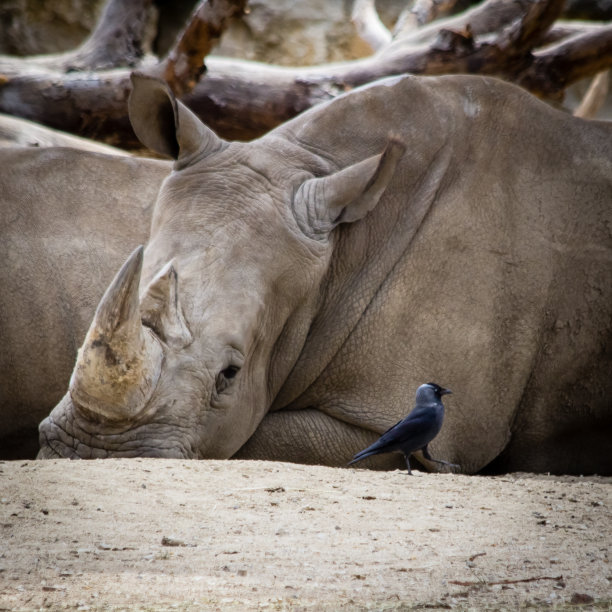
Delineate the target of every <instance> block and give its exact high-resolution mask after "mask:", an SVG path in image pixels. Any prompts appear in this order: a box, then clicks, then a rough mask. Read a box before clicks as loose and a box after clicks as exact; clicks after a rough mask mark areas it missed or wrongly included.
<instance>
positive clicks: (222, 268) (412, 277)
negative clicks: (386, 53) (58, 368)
mask: <svg viewBox="0 0 612 612" xmlns="http://www.w3.org/2000/svg"><path fill="white" fill-rule="evenodd" d="M133 81H134V89H133V92H132V96H131V99H130V118H131V121H132V125H133V127H134V129H135V131H136V133H137V135H138V136H139V138H140V139H141V140H142V142H143V143H144V144H145V145H147V146H148V147H150V148H152V149H154V150H156V151H157V152H159V153H161V154H165V155H169V156H171V157H173V158H174V159H175V160H176V161H175V165H174V170H173V172H172V174H171V175H170V176H169V177H168V178H167V179H166V180H165V181H164V184H163V186H162V187H161V189H160V192H159V196H158V199H157V203H156V207H155V210H154V212H153V221H152V227H151V234H150V238H149V241H148V243H147V244H146V248H145V249H144V251H143V249H142V248H138V249H136V250H135V251H134V252H133V253H132V255H131V256H130V258H129V259H128V260H127V262H126V263H125V264H124V266H123V267H122V268H121V270H120V271H119V272H118V273H117V275H116V277H115V280H114V281H113V282H112V283H111V285H110V286H109V288H108V289H107V291H106V293H105V296H104V298H103V299H102V301H101V302H100V304H99V306H98V309H97V311H96V315H95V317H94V321H93V323H92V325H91V327H90V329H89V331H88V333H87V336H86V339H85V341H84V344H83V346H82V348H81V349H80V353H79V357H78V360H77V363H76V366H75V368H74V372H73V374H72V378H71V382H70V389H69V393H67V394H66V395H65V396H64V398H63V399H62V401H61V402H60V403H59V404H58V405H57V406H56V408H55V409H54V410H53V412H52V413H51V415H50V416H49V417H48V418H47V419H45V420H44V421H43V422H42V423H41V425H40V441H41V446H42V448H41V451H40V455H39V456H40V457H43V458H45V457H108V456H115V457H134V456H156V457H186V458H189V457H192V458H229V457H232V456H239V457H248V458H261V459H279V460H288V461H298V462H307V463H323V464H328V465H343V464H345V463H346V462H347V461H348V460H349V459H350V458H351V456H352V455H353V454H354V453H355V452H356V451H358V450H360V449H361V448H364V447H365V446H367V445H368V444H370V443H371V442H372V441H373V440H375V439H376V437H377V436H378V435H379V434H380V433H381V432H382V431H384V430H385V429H386V428H387V427H388V426H389V425H391V424H393V423H394V422H395V421H397V420H398V419H399V418H400V417H402V416H403V415H405V414H406V413H407V412H408V411H409V410H410V409H411V407H412V398H413V397H414V391H415V389H416V387H417V386H418V385H419V384H420V383H421V382H425V381H427V380H435V381H437V382H439V383H441V384H444V385H445V386H448V387H450V388H451V389H452V390H453V396H452V398H453V399H452V401H449V402H448V408H447V416H446V421H445V424H444V427H443V430H442V433H441V434H440V436H439V437H438V438H437V439H436V440H435V441H434V443H433V445H432V446H433V449H432V454H433V453H434V452H435V455H436V456H438V457H443V458H444V459H446V460H448V461H452V462H453V463H458V464H461V466H462V468H463V470H464V471H466V472H475V471H477V470H481V469H483V468H486V467H487V466H489V468H490V469H493V468H491V466H493V467H494V469H498V470H501V469H510V470H517V469H520V470H536V471H554V472H594V471H597V472H600V473H601V472H610V471H611V468H612V454H611V453H610V426H611V423H612V410H611V409H610V397H611V394H612V377H611V376H610V372H611V365H612V363H611V361H612V356H611V352H610V330H611V315H612V265H611V262H612V244H611V238H610V232H611V227H612V207H611V203H612V126H610V125H608V124H604V123H596V122H587V121H584V120H580V119H575V118H572V117H569V116H567V115H565V114H562V113H560V112H558V111H556V110H553V109H551V108H549V107H548V106H546V105H545V104H543V103H541V102H539V101H538V100H536V99H535V98H533V97H532V96H530V95H529V94H527V93H525V92H523V91H522V90H520V89H518V88H516V87H514V86H511V85H508V84H505V83H503V82H501V81H498V80H495V79H490V78H481V77H469V76H450V77H440V78H415V77H409V76H404V77H397V78H391V79H387V80H383V81H379V82H377V83H374V84H372V85H370V86H368V87H364V88H361V89H357V90H355V91H353V92H350V93H348V94H345V95H343V96H340V97H338V98H336V99H335V100H333V101H330V102H328V103H325V104H322V105H320V106H317V107H315V108H314V109H312V110H310V111H308V112H306V113H304V114H303V115H301V116H299V117H297V118H296V119H294V120H292V121H290V122H288V123H286V124H284V125H282V126H280V127H279V128H277V129H275V130H273V131H272V132H270V133H269V134H267V135H266V136H264V137H262V138H261V139H259V140H256V141H253V142H250V143H238V142H232V143H230V142H226V141H224V140H221V139H220V138H218V137H217V136H216V135H215V134H214V133H213V132H211V130H210V129H208V128H207V127H206V126H204V125H203V124H202V123H201V122H200V121H199V120H198V119H197V118H196V117H195V116H194V115H193V114H192V113H191V112H190V111H189V110H188V109H187V108H186V107H185V106H183V105H182V104H181V103H180V102H177V101H176V100H175V99H174V98H173V96H172V94H171V93H170V92H169V91H168V89H167V87H166V86H165V85H164V84H162V83H161V82H159V81H156V80H154V79H150V78H147V77H145V76H135V77H134V79H133ZM399 461H400V462H401V458H399ZM395 465H401V463H399V464H398V463H395V462H394V461H393V460H391V461H389V460H387V459H385V458H382V460H381V462H380V463H379V464H378V467H391V466H395Z"/></svg>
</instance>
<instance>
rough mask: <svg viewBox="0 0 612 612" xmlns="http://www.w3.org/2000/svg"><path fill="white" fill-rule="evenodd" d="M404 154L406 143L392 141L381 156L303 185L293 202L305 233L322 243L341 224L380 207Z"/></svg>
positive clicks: (299, 222) (391, 139) (350, 221)
mask: <svg viewBox="0 0 612 612" xmlns="http://www.w3.org/2000/svg"><path fill="white" fill-rule="evenodd" d="M405 150H406V145H404V143H403V142H401V141H400V140H399V139H398V138H396V137H391V138H390V140H389V143H388V144H387V147H386V148H385V150H384V152H383V153H381V154H380V155H374V156H373V157H369V158H368V159H365V160H363V161H361V162H358V163H356V164H353V165H352V166H348V167H346V168H344V169H342V170H340V171H338V172H336V173H335V174H331V175H329V176H324V177H321V178H312V179H308V180H307V181H305V182H304V183H302V184H301V185H300V187H299V188H298V190H297V192H296V194H295V196H294V199H293V209H294V214H295V218H296V220H297V222H298V224H299V226H300V228H301V229H302V231H303V232H304V233H305V234H306V235H307V236H310V237H311V238H316V239H319V240H322V239H324V238H325V237H326V236H327V235H328V234H329V232H331V230H332V229H334V227H336V226H337V225H338V224H340V223H352V222H353V221H357V220H359V219H361V218H363V217H364V216H365V215H366V214H367V213H369V212H370V211H371V210H372V209H373V208H374V207H375V206H376V205H377V204H378V201H379V200H380V198H381V196H382V194H383V193H384V191H385V189H386V188H387V186H388V185H389V182H390V181H391V178H392V177H393V173H394V172H395V169H396V167H397V164H398V162H399V160H400V159H401V157H402V155H403V154H404V151H405Z"/></svg>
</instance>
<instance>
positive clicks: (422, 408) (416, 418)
mask: <svg viewBox="0 0 612 612" xmlns="http://www.w3.org/2000/svg"><path fill="white" fill-rule="evenodd" d="M448 393H452V392H451V390H450V389H444V388H443V387H441V386H440V385H437V384H436V383H432V382H429V383H425V384H424V385H421V386H420V387H419V388H418V389H417V392H416V405H415V407H414V409H413V410H412V412H411V413H410V414H409V415H408V416H407V417H406V418H404V419H402V420H401V421H399V422H398V423H396V424H395V425H394V426H393V427H391V429H388V430H387V431H385V433H384V434H383V435H382V436H380V438H379V439H378V440H377V441H376V442H374V444H372V445H370V446H368V448H366V449H364V450H362V451H360V452H359V453H357V454H356V455H355V456H354V457H353V460H352V461H351V462H350V463H349V464H348V465H351V464H352V463H356V462H357V461H361V460H362V459H365V458H366V457H370V456H372V455H380V454H381V453H392V452H394V451H401V452H402V453H404V457H405V458H406V467H407V468H408V473H409V474H412V470H411V469H410V455H411V454H412V453H414V452H415V451H418V450H421V451H423V457H425V459H427V460H429V461H433V462H435V463H440V464H442V465H449V466H451V467H455V468H458V467H459V466H458V465H456V464H454V463H449V462H448V461H442V460H440V459H434V458H433V457H432V456H431V455H430V454H429V451H428V450H427V445H428V444H429V443H430V442H431V441H432V440H433V439H434V438H435V437H436V436H437V435H438V433H439V431H440V429H441V428H442V421H443V420H444V406H443V404H442V396H443V395H446V394H448Z"/></svg>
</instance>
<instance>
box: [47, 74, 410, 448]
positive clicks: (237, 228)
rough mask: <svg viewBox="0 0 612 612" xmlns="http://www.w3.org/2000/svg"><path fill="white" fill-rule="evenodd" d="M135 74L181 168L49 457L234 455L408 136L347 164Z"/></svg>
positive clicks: (109, 310) (116, 299)
mask: <svg viewBox="0 0 612 612" xmlns="http://www.w3.org/2000/svg"><path fill="white" fill-rule="evenodd" d="M133 85H134V87H133V92H132V95H131V98H130V105H129V106H130V119H131V121H132V124H133V127H134V130H135V132H136V134H137V135H138V137H139V138H140V139H141V140H142V142H143V143H144V144H145V145H147V146H148V147H150V148H151V149H153V150H155V151H157V152H159V153H161V154H163V155H166V156H169V157H172V158H173V159H174V160H175V164H174V170H173V172H172V173H171V174H170V175H169V177H168V178H167V179H166V181H165V183H164V185H163V186H162V188H161V190H160V193H159V196H158V201H157V203H156V207H155V210H154V213H153V219H152V226H151V234H150V240H149V243H148V245H147V246H146V248H144V249H143V248H142V247H139V248H137V249H136V250H135V251H134V252H133V253H132V255H131V256H130V257H129V259H128V260H127V262H126V263H125V264H124V266H123V267H122V268H121V270H120V271H119V272H118V273H117V275H116V277H115V279H114V280H113V282H112V283H111V285H110V286H109V288H108V289H107V291H106V293H105V295H104V296H103V298H102V300H101V302H100V304H99V306H98V308H97V311H96V314H95V317H94V320H93V323H92V324H91V327H90V329H89V331H88V333H87V335H86V338H85V341H84V343H83V345H82V347H81V349H80V351H79V355H78V358H77V363H76V366H75V368H74V372H73V374H72V378H71V381H70V389H69V393H68V394H66V396H65V397H64V398H63V400H62V401H61V402H60V403H59V404H58V405H57V406H56V407H55V409H54V410H53V412H52V413H51V415H50V416H49V417H48V418H47V419H45V420H44V421H43V422H42V423H41V426H40V432H41V437H40V439H41V447H42V448H41V453H40V455H39V456H41V457H54V456H79V457H103V456H161V457H184V458H206V457H208V458H227V457H230V456H231V455H232V454H234V453H235V452H236V451H237V450H238V449H239V448H240V447H241V446H242V445H243V444H244V443H245V442H246V441H247V439H248V438H249V437H250V435H251V434H252V433H253V431H254V430H255V429H256V428H257V426H258V424H259V423H260V421H261V419H262V418H263V416H264V415H265V413H266V411H267V410H268V408H269V407H270V404H271V402H272V400H273V399H274V396H275V395H276V393H277V392H278V390H279V389H280V388H281V387H282V384H283V381H284V380H285V378H286V377H287V375H288V374H289V372H290V371H291V368H292V367H293V366H294V364H295V362H296V360H297V358H298V356H299V354H300V350H301V348H302V346H303V344H304V341H305V339H306V336H307V334H308V330H309V326H310V323H311V321H312V319H313V317H314V314H315V312H316V310H317V303H318V299H319V297H318V295H319V292H318V287H319V285H320V283H321V280H322V278H323V277H324V275H325V273H326V270H327V268H328V263H329V260H330V254H331V252H332V249H333V231H332V230H333V229H334V228H335V226H336V225H338V224H339V223H346V222H352V221H355V220H357V219H360V218H361V217H363V216H364V215H365V214H366V213H367V212H368V211H369V210H371V209H372V208H373V207H374V206H375V205H376V203H377V202H378V200H379V198H380V197H381V195H382V193H383V191H384V189H385V187H386V186H387V184H388V182H389V180H390V178H391V175H392V173H393V171H394V169H395V167H396V164H397V162H398V160H399V158H400V157H401V155H402V153H403V150H404V147H403V145H401V143H399V142H396V141H395V140H393V139H391V140H390V144H389V145H388V146H387V149H386V150H385V151H382V152H380V153H378V154H376V155H374V156H372V157H369V158H366V159H364V160H361V161H359V162H358V163H355V164H353V165H350V166H348V167H346V168H343V169H340V170H337V171H335V172H334V168H333V167H331V168H330V167H329V162H327V164H328V166H327V167H326V166H325V163H324V162H322V161H321V158H320V157H317V156H316V155H314V154H313V153H311V152H306V151H304V149H303V148H301V147H300V146H299V145H298V144H296V143H293V142H291V141H290V140H288V139H282V138H275V137H274V133H272V134H271V135H269V136H268V137H265V138H263V139H261V140H260V141H255V142H254V143H249V144H243V143H228V142H226V141H224V140H222V139H220V138H218V137H217V136H216V135H215V134H214V133H213V132H212V131H211V130H210V129H208V128H207V127H206V126H205V125H203V124H202V123H201V122H200V120H199V119H198V118H197V117H196V116H195V115H194V114H193V113H192V112H191V111H189V110H188V109H187V108H186V107H185V106H183V105H182V104H181V103H180V102H178V101H177V100H175V98H174V96H173V95H172V93H171V92H170V91H169V89H168V88H167V86H166V85H165V84H164V83H163V82H161V81H158V80H155V79H152V78H150V77H146V76H142V75H135V76H134V77H133Z"/></svg>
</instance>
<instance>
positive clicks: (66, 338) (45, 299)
mask: <svg viewBox="0 0 612 612" xmlns="http://www.w3.org/2000/svg"><path fill="white" fill-rule="evenodd" d="M0 123H1V125H0V131H1V132H2V134H3V135H4V136H5V137H6V138H7V143H9V142H10V139H11V138H14V137H18V138H19V141H20V142H34V143H36V146H35V147H29V148H21V147H9V148H0V168H2V170H1V171H0V202H1V207H0V258H1V261H2V265H1V266H0V285H1V286H2V290H0V337H1V338H2V350H1V351H0V415H2V424H1V425H0V456H2V458H11V457H21V458H24V457H34V456H35V454H36V452H37V449H38V436H37V427H38V423H39V422H40V420H41V419H42V418H44V417H45V415H47V414H48V413H49V410H50V408H51V407H52V406H53V405H54V404H55V403H57V402H58V401H59V399H61V397H62V395H63V393H64V391H65V388H66V384H67V382H68V379H69V377H70V372H71V371H72V368H73V367H74V359H75V357H76V352H77V349H78V347H79V346H80V344H81V342H82V341H83V337H84V335H85V332H86V331H87V327H88V326H89V324H90V322H91V316H92V314H93V312H94V310H95V307H96V304H97V303H98V301H99V300H100V297H101V296H102V294H103V293H104V289H105V288H106V286H107V285H108V283H109V282H110V280H112V277H113V274H114V273H115V271H116V269H117V267H118V266H120V265H121V262H122V261H123V260H124V259H125V257H127V255H128V254H129V253H130V251H131V250H132V249H133V246H134V244H137V243H138V242H142V241H145V240H146V239H147V236H148V235H149V225H150V222H151V211H152V208H153V204H154V202H155V198H156V195H157V192H158V190H159V186H160V184H161V182H162V180H163V178H164V177H165V176H166V175H167V174H168V172H169V170H170V168H169V166H168V164H167V162H161V161H154V160H143V159H131V158H129V157H125V156H121V157H119V156H115V155H113V156H110V155H102V154H98V153H92V152H90V151H86V150H75V149H72V148H46V147H45V146H44V145H45V144H47V143H50V142H51V143H55V144H65V145H70V146H71V147H75V146H79V147H87V148H91V149H94V150H98V151H111V147H105V146H104V145H100V144H96V143H93V142H92V143H89V142H88V141H85V140H83V139H77V138H75V137H73V136H68V135H63V134H60V133H58V132H54V131H52V130H47V129H45V128H41V127H39V126H34V125H30V124H29V122H24V121H21V120H16V119H11V118H2V119H1V120H0ZM14 128H16V129H14ZM40 145H42V147H41V148H39V146H40Z"/></svg>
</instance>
